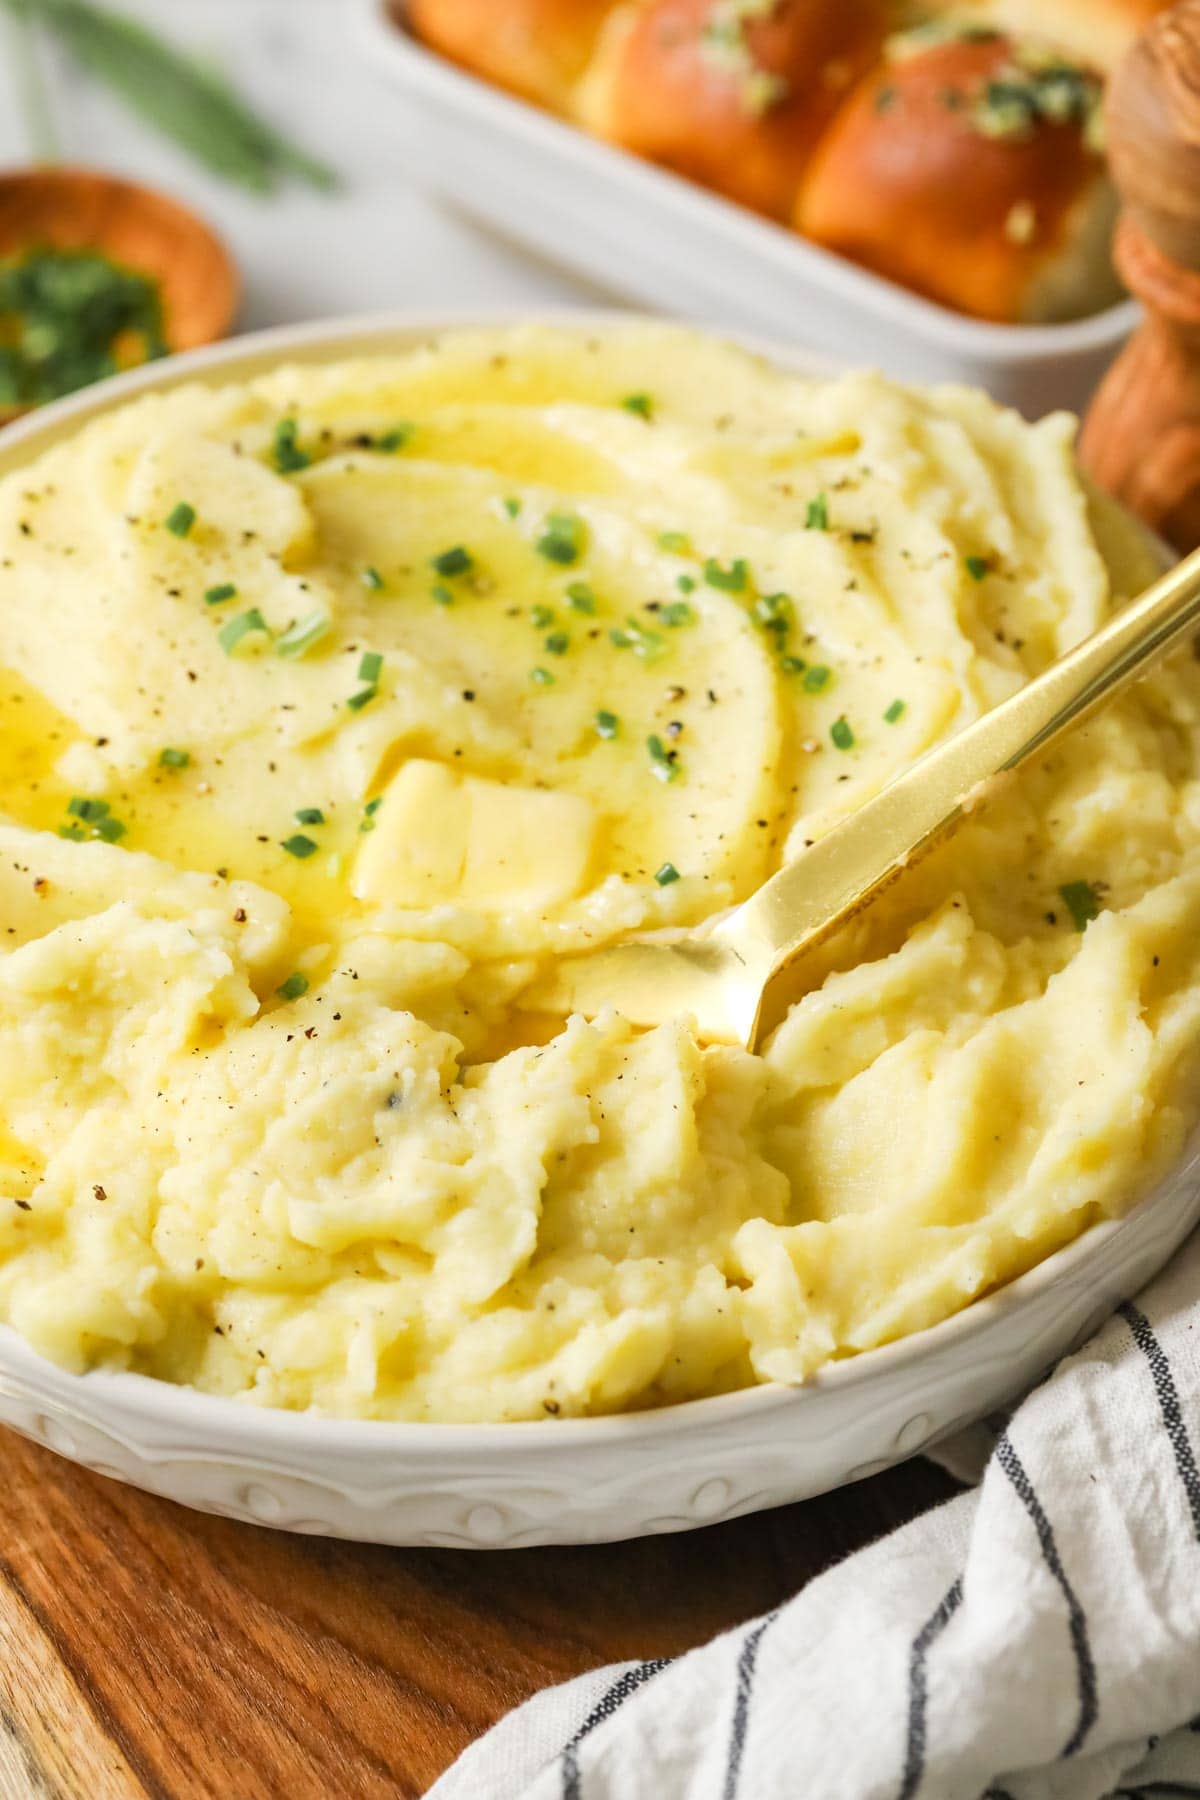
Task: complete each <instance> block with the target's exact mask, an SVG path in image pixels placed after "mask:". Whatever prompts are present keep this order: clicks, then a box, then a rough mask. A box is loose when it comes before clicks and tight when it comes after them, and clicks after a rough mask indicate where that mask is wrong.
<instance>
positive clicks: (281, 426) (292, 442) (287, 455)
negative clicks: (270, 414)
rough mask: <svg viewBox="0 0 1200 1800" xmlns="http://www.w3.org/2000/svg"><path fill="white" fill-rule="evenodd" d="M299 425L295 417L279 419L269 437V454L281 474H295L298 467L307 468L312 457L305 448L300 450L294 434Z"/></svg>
mask: <svg viewBox="0 0 1200 1800" xmlns="http://www.w3.org/2000/svg"><path fill="white" fill-rule="evenodd" d="M299 429H300V427H299V426H298V425H297V423H296V421H295V419H280V421H279V423H278V424H277V425H276V427H275V431H274V434H273V436H272V438H271V455H272V458H273V459H274V463H275V467H276V468H277V469H278V470H279V473H280V474H281V475H295V474H296V472H297V471H298V470H300V469H307V467H308V465H309V463H310V462H311V461H312V458H311V457H310V456H309V454H308V451H307V450H301V448H300V446H299V444H298V443H297V442H296V434H297V432H298V431H299Z"/></svg>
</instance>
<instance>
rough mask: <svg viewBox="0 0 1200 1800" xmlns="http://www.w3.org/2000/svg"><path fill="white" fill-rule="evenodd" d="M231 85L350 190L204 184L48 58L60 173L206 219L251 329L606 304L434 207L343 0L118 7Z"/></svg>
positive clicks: (7, 44)
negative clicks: (106, 174) (256, 189)
mask: <svg viewBox="0 0 1200 1800" xmlns="http://www.w3.org/2000/svg"><path fill="white" fill-rule="evenodd" d="M112 4H114V5H119V6H120V8H121V10H122V11H124V12H127V13H130V14H133V15H135V16H137V17H140V18H142V19H143V20H145V21H146V22H147V23H148V24H150V25H152V26H154V27H156V28H157V29H159V30H161V31H163V32H167V33H170V34H171V36H172V37H174V38H175V39H177V40H178V41H179V42H180V43H181V44H186V45H188V46H190V47H191V48H192V49H193V50H195V51H196V52H197V53H198V54H199V55H201V56H203V57H205V58H206V59H208V60H209V61H210V62H212V63H213V64H215V65H216V66H217V67H219V68H221V69H222V70H224V71H225V72H226V73H227V74H229V75H230V76H232V77H233V78H234V79H235V80H236V82H237V85H238V86H239V88H240V89H241V90H242V91H243V92H244V93H245V94H246V95H247V96H248V97H249V98H250V99H251V100H252V101H253V102H254V103H255V104H256V105H258V106H259V107H261V109H262V111H263V112H264V114H265V115H266V116H267V117H268V118H270V119H271V120H272V121H273V122H275V123H277V124H279V125H281V126H283V127H286V128H290V130H291V131H292V133H293V134H294V135H295V136H297V137H298V138H299V140H300V141H301V142H302V143H303V144H304V145H305V146H306V147H307V148H310V149H311V150H313V151H314V152H316V153H317V154H318V155H320V156H321V157H323V158H324V159H325V160H327V161H328V162H330V163H331V164H332V165H333V166H334V167H335V168H336V169H337V170H338V171H339V172H340V175H341V177H342V185H341V186H340V188H339V189H338V190H337V191H336V192H334V193H332V194H322V193H316V192H314V191H312V190H311V189H309V188H307V187H303V186H300V185H298V184H295V183H292V184H289V185H288V186H287V187H286V188H284V189H283V190H281V192H280V193H279V194H277V195H275V196H274V197H272V198H268V199H261V198H258V197H256V196H254V195H251V194H245V193H243V192H242V191H241V190H240V189H238V188H235V187H231V186H229V185H227V184H226V183H224V182H221V181H219V180H217V179H215V178H214V177H211V176H209V175H208V174H206V172H205V171H204V170H203V169H201V168H199V167H198V166H197V165H196V164H195V163H193V162H191V161H190V160H189V159H188V158H187V157H186V156H185V155H184V154H183V153H182V152H180V151H177V150H176V149H175V148H174V147H173V146H172V145H171V144H170V143H168V142H167V141H166V140H164V139H163V138H160V137H159V136H158V135H157V134H156V133H155V132H153V131H152V130H150V129H149V128H148V127H147V126H144V125H142V124H141V123H140V122H139V121H138V120H137V119H135V118H134V117H133V116H132V115H131V114H130V113H129V112H127V111H126V110H125V109H124V107H123V106H121V105H120V104H119V103H118V102H117V101H116V100H114V99H112V98H111V97H110V96H109V94H108V93H107V92H106V91H105V90H104V89H102V88H101V87H100V86H99V85H97V84H95V83H93V82H89V81H85V80H81V79H80V77H79V76H78V74H77V72H76V71H74V70H73V69H71V68H69V67H68V66H67V65H65V64H64V63H63V62H62V60H61V59H60V58H59V57H57V56H55V55H54V54H53V53H50V54H48V55H44V56H43V59H42V60H43V66H44V69H45V73H46V76H47V82H48V87H49V90H50V97H51V106H52V111H53V117H54V124H55V128H56V130H57V133H58V136H59V139H60V144H61V153H62V156H63V158H64V160H68V161H72V162H79V163H87V164H90V165H93V166H96V167H100V168H104V169H108V170H110V171H113V172H115V173H118V174H122V175H128V176H132V177H134V178H135V179H137V180H140V181H145V182H148V183H150V184H152V185H155V186H158V187H161V188H163V189H165V190H166V191H168V192H170V193H172V194H174V195H176V196H177V197H178V198H180V199H181V200H183V201H185V202H187V203H188V204H189V205H191V206H193V207H195V208H196V210H197V211H198V212H201V213H202V214H204V216H205V217H206V218H208V219H209V220H210V221H211V222H212V223H213V224H214V225H215V226H216V227H217V228H218V230H220V232H221V233H222V234H223V236H224V237H225V239H226V241H227V242H228V244H229V246H230V248H231V249H232V251H233V253H234V255H235V256H236V257H237V259H238V262H239V264H240V265H241V268H242V272H243V275H244V278H245V283H246V298H245V304H244V307H243V313H242V318H241V321H240V323H241V325H242V326H243V327H244V328H246V329H251V328H253V327H256V326H261V325H271V324H282V323H287V322H291V321H296V320H301V319H316V318H324V317H332V316H335V315H343V314H350V313H357V312H373V311H378V310H380V309H384V308H389V307H407V308H411V309H414V310H416V309H420V310H427V309H428V310H436V309H437V308H440V307H443V306H471V305H477V304H484V305H487V304H492V303H515V304H526V303H528V304H531V305H537V304H539V303H540V304H542V305H545V304H547V303H556V304H564V303H567V304H570V303H578V304H583V305H596V304H598V303H599V304H610V303H611V302H610V300H609V297H608V296H606V295H602V294H599V293H598V292H597V291H596V290H594V289H590V288H588V287H587V286H585V285H584V284H582V283H581V282H579V281H577V280H576V279H574V278H573V277H572V276H570V275H568V274H565V273H562V272H560V271H558V270H556V269H552V268H550V267H549V266H547V265H544V264H540V263H538V262H537V261H536V260H534V259H533V258H531V257H530V256H529V255H528V254H526V253H525V252H524V251H520V250H517V249H515V248H513V247H512V246H510V245H508V244H506V243H505V242H503V241H502V240H501V239H500V238H499V237H493V236H491V235H489V234H488V233H487V232H486V231H483V230H481V229H480V228H479V227H478V226H476V225H474V224H470V223H468V222H467V221H466V220H465V219H462V218H459V217H457V216H456V215H455V214H454V213H453V212H451V211H450V210H448V209H447V208H446V207H445V206H444V205H442V204H441V203H440V202H438V201H436V200H434V199H433V198H432V197H430V196H428V195H427V194H426V192H425V191H424V183H423V181H422V175H423V169H422V146H421V144H420V143H419V142H417V141H414V134H413V132H412V131H411V128H410V127H409V125H408V122H407V121H406V119H405V117H404V115H403V109H402V108H401V106H400V105H399V104H398V103H397V98H396V94H395V90H394V89H393V88H391V87H390V86H389V85H388V84H387V83H386V82H385V81H384V80H383V79H382V77H380V76H379V75H378V74H377V73H376V72H375V71H374V70H373V69H372V68H371V66H370V63H369V60H368V58H367V57H366V56H365V54H364V51H363V47H362V45H361V43H360V42H359V41H358V39H357V36H356V34H355V32H354V31H353V29H352V20H351V17H350V7H349V5H348V4H346V3H345V0H112ZM18 102H19V82H18V79H17V61H16V58H15V55H14V46H13V40H12V37H11V36H10V35H8V27H7V24H5V30H4V34H3V35H0V166H2V167H12V166H13V165H16V164H20V163H24V162H28V161H29V160H30V152H31V145H30V141H29V137H28V133H27V129H26V126H25V124H24V121H23V118H22V109H21V107H20V105H19V103H18Z"/></svg>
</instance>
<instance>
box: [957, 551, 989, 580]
mask: <svg viewBox="0 0 1200 1800" xmlns="http://www.w3.org/2000/svg"><path fill="white" fill-rule="evenodd" d="M963 560H964V561H965V563H966V565H967V574H968V575H969V576H970V577H971V579H972V581H982V580H983V578H984V576H985V575H987V574H988V573H989V572H990V570H991V567H992V565H991V563H990V562H989V561H988V558H987V557H986V556H968V557H964V559H963Z"/></svg>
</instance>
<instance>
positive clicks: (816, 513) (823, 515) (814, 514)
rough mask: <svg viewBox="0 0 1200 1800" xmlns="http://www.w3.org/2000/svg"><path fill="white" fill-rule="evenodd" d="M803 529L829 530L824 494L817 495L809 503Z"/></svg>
mask: <svg viewBox="0 0 1200 1800" xmlns="http://www.w3.org/2000/svg"><path fill="white" fill-rule="evenodd" d="M804 529H805V530H806V531H828V530H829V501H828V499H827V497H826V496H825V495H824V494H818V495H817V497H816V499H815V500H810V501H809V503H808V509H807V511H806V512H805V514H804Z"/></svg>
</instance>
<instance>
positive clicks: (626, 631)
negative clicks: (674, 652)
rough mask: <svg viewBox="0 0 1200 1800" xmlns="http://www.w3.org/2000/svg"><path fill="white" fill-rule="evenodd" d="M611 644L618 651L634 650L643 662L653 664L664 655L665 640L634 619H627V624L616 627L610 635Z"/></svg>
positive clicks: (659, 634)
mask: <svg viewBox="0 0 1200 1800" xmlns="http://www.w3.org/2000/svg"><path fill="white" fill-rule="evenodd" d="M608 637H609V642H610V643H612V644H615V645H616V647H617V649H618V650H632V651H633V654H634V655H635V656H640V657H641V658H642V660H643V662H653V661H654V660H655V658H656V657H658V656H660V655H661V654H662V650H663V638H662V633H661V632H658V631H648V630H647V629H646V627H645V626H644V625H642V624H640V623H639V621H638V620H637V619H635V618H633V617H630V618H628V619H626V621H625V624H624V625H623V626H622V625H614V626H612V628H611V629H610V631H609V634H608Z"/></svg>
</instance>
